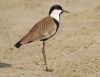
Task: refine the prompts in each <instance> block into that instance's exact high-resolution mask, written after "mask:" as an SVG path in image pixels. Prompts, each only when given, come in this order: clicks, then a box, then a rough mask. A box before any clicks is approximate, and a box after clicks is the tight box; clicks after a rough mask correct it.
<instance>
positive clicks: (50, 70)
mask: <svg viewBox="0 0 100 77" xmlns="http://www.w3.org/2000/svg"><path fill="white" fill-rule="evenodd" d="M46 71H47V72H53V71H54V69H48V68H47V69H46Z"/></svg>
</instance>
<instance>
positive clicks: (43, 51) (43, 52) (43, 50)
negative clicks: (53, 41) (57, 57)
mask: <svg viewBox="0 0 100 77" xmlns="http://www.w3.org/2000/svg"><path fill="white" fill-rule="evenodd" d="M42 54H43V57H44V61H45V65H46V71H49V72H52V71H53V69H48V66H47V61H46V55H45V41H43V48H42Z"/></svg>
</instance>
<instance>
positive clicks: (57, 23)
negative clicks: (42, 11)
mask: <svg viewBox="0 0 100 77" xmlns="http://www.w3.org/2000/svg"><path fill="white" fill-rule="evenodd" d="M53 20H54V22H55V23H56V26H57V29H56V32H57V31H58V28H59V22H58V21H57V20H56V19H54V18H53ZM56 32H55V33H56Z"/></svg>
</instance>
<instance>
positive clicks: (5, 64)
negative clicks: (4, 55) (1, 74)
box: [0, 63, 12, 68]
mask: <svg viewBox="0 0 100 77" xmlns="http://www.w3.org/2000/svg"><path fill="white" fill-rule="evenodd" d="M11 66H12V65H11V64H7V63H0V68H8V67H11Z"/></svg>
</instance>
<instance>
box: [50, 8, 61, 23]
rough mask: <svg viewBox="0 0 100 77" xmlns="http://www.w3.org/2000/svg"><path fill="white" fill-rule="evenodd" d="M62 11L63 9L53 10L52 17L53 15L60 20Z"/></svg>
mask: <svg viewBox="0 0 100 77" xmlns="http://www.w3.org/2000/svg"><path fill="white" fill-rule="evenodd" d="M61 12H62V11H61V10H57V9H55V10H53V11H52V12H51V14H50V16H51V17H53V18H54V19H56V20H57V21H58V22H59V15H60V13H61Z"/></svg>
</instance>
